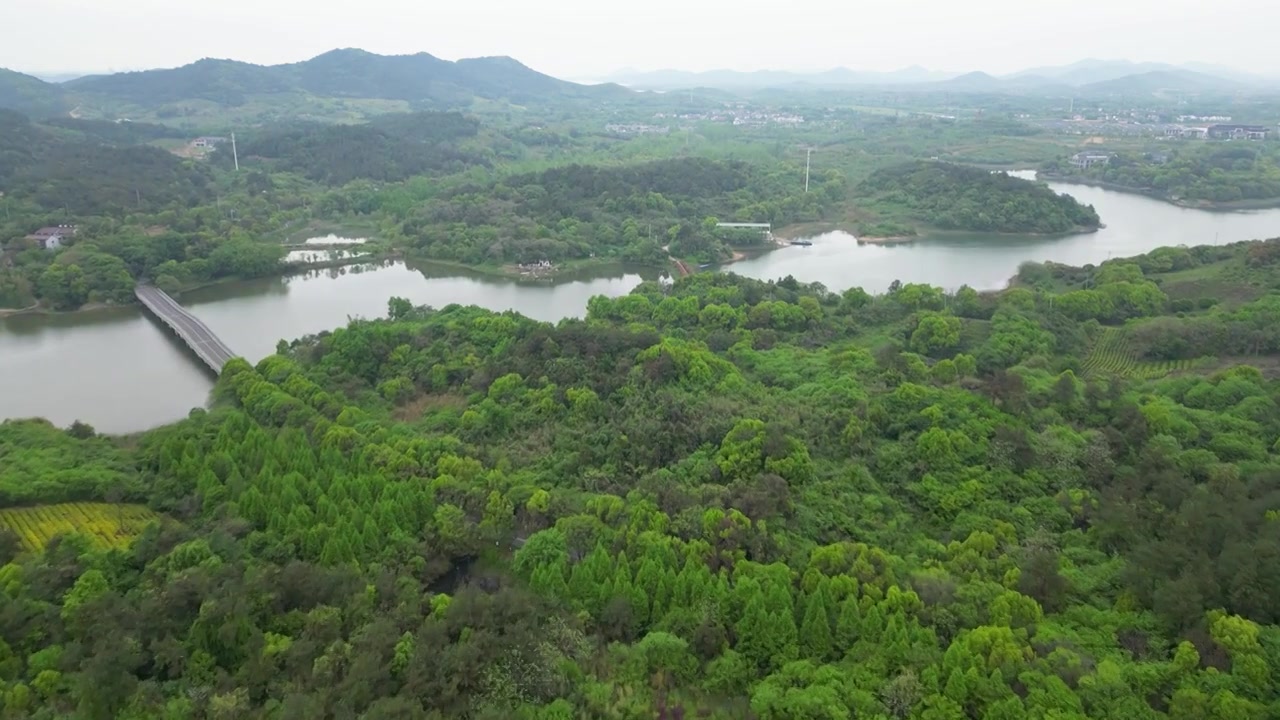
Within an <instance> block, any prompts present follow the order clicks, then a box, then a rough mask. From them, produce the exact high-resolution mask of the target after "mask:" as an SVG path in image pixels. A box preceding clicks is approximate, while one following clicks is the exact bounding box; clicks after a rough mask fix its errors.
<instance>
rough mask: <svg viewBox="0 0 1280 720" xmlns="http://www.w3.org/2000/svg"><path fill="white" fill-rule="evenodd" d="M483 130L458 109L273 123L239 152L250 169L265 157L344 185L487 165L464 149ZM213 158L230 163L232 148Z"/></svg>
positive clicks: (248, 139) (274, 163)
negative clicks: (348, 121) (355, 121)
mask: <svg viewBox="0 0 1280 720" xmlns="http://www.w3.org/2000/svg"><path fill="white" fill-rule="evenodd" d="M479 129H480V124H479V122H477V121H476V120H474V119H472V118H468V117H464V116H463V115H461V114H459V113H449V112H419V113H395V114H388V115H380V116H378V117H375V118H373V119H372V120H370V121H369V122H368V123H365V124H362V125H331V124H322V123H312V122H301V123H290V124H284V125H272V126H268V127H266V128H261V129H258V130H252V131H250V132H247V133H245V134H244V135H243V139H242V142H241V144H240V146H239V151H240V157H241V164H242V165H243V166H245V167H253V165H254V163H255V160H265V161H267V163H268V164H269V165H270V166H271V167H272V168H274V169H277V170H288V171H292V172H298V173H300V174H302V175H305V176H306V177H308V178H310V179H312V180H315V181H317V182H322V183H326V184H331V185H342V184H345V183H347V182H350V181H351V180H354V179H357V178H366V179H370V180H376V181H380V182H394V181H400V180H405V179H408V178H410V177H413V176H415V175H440V174H447V173H451V172H458V171H461V170H465V169H466V168H467V167H470V166H472V165H479V164H485V163H486V160H485V158H484V157H483V156H482V155H481V154H480V153H478V152H475V151H469V150H464V149H462V148H461V147H459V144H460V143H461V142H463V141H465V140H467V139H468V138H472V137H475V136H476V134H477V132H478V131H479ZM214 159H215V162H217V163H219V164H221V165H223V166H226V167H230V166H231V162H232V158H231V152H230V148H223V149H222V150H221V151H220V152H218V153H217V154H216V155H215V158H214Z"/></svg>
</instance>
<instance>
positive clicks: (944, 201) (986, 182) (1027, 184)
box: [859, 161, 1101, 233]
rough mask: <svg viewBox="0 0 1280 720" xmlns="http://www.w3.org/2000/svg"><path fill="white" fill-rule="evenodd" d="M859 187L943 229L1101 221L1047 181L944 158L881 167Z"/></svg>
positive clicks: (1052, 229) (1057, 228)
mask: <svg viewBox="0 0 1280 720" xmlns="http://www.w3.org/2000/svg"><path fill="white" fill-rule="evenodd" d="M859 189H860V190H861V191H862V192H863V193H865V194H867V195H870V196H872V197H873V198H874V200H875V202H876V203H877V204H878V205H880V206H884V207H887V208H890V209H895V208H904V209H906V210H908V211H909V212H910V213H911V214H912V215H913V216H915V217H918V218H920V219H922V220H923V221H925V222H927V223H929V224H930V225H933V226H935V227H938V228H941V229H944V230H969V231H975V232H1006V233H1060V232H1069V231H1071V230H1077V229H1082V228H1085V229H1088V228H1097V227H1099V225H1100V222H1101V221H1100V220H1099V218H1098V214H1097V213H1096V212H1094V210H1093V207H1092V206H1084V205H1081V204H1080V203H1079V202H1077V201H1076V200H1075V198H1072V197H1070V196H1067V195H1059V194H1057V193H1055V192H1053V191H1052V190H1050V189H1049V188H1048V187H1046V186H1045V185H1042V184H1038V183H1035V182H1033V181H1030V180H1023V179H1022V178H1016V177H1011V176H1010V175H1008V174H1007V173H1003V172H989V171H987V170H982V169H979V168H972V167H966V166H963V165H955V164H952V163H945V162H932V161H916V162H911V163H907V164H905V165H896V166H892V167H887V168H882V169H880V170H877V171H876V172H875V173H873V174H872V175H871V177H869V178H867V179H866V180H865V181H864V182H863V183H862V185H861V186H860V188H859Z"/></svg>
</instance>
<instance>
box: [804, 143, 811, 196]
mask: <svg viewBox="0 0 1280 720" xmlns="http://www.w3.org/2000/svg"><path fill="white" fill-rule="evenodd" d="M812 156H813V148H805V149H804V191H805V192H806V193H807V192H809V158H810V157H812Z"/></svg>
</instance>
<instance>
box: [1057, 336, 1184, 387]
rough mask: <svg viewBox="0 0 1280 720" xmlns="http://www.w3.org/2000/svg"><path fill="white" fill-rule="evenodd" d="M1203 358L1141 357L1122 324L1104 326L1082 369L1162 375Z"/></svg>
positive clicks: (1099, 372) (1138, 376)
mask: <svg viewBox="0 0 1280 720" xmlns="http://www.w3.org/2000/svg"><path fill="white" fill-rule="evenodd" d="M1200 362H1201V361H1200V360H1159V361H1144V360H1139V359H1138V356H1137V353H1136V352H1135V351H1134V350H1133V348H1132V347H1130V345H1129V333H1128V332H1127V331H1126V330H1124V329H1123V328H1104V329H1103V331H1102V334H1101V335H1100V336H1099V337H1098V339H1097V341H1096V342H1094V344H1093V348H1091V349H1090V350H1089V355H1088V356H1087V357H1086V358H1085V360H1084V364H1083V365H1082V366H1081V369H1082V370H1083V371H1084V374H1085V375H1086V376H1094V377H1096V376H1105V375H1111V376H1116V377H1122V378H1131V379H1135V380H1152V379H1155V378H1162V377H1164V376H1166V375H1168V374H1170V373H1174V372H1179V371H1182V370H1189V369H1191V368H1193V367H1195V366H1196V365H1198V364H1200Z"/></svg>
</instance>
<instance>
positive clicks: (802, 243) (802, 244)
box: [791, 240, 813, 247]
mask: <svg viewBox="0 0 1280 720" xmlns="http://www.w3.org/2000/svg"><path fill="white" fill-rule="evenodd" d="M791 244H792V245H798V246H800V247H809V246H810V245H812V244H813V243H811V242H809V241H808V240H792V241H791Z"/></svg>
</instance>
